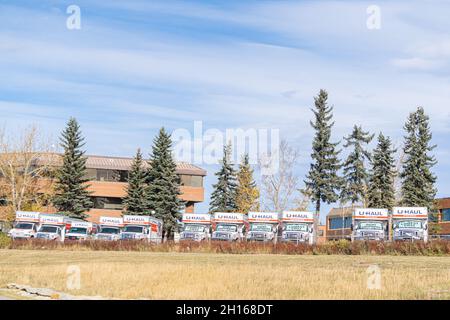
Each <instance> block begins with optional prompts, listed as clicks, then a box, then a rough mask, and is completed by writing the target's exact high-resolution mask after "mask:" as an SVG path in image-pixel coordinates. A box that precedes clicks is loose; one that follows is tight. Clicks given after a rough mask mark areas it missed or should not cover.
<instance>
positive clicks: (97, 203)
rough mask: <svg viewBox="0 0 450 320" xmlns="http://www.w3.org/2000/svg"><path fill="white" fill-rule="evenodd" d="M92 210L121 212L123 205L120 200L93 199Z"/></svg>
mask: <svg viewBox="0 0 450 320" xmlns="http://www.w3.org/2000/svg"><path fill="white" fill-rule="evenodd" d="M92 201H93V202H94V209H107V210H122V209H123V204H122V199H120V198H109V197H93V198H92Z"/></svg>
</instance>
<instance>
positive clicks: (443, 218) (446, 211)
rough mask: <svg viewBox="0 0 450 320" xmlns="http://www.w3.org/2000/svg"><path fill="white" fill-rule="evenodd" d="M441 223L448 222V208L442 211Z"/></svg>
mask: <svg viewBox="0 0 450 320" xmlns="http://www.w3.org/2000/svg"><path fill="white" fill-rule="evenodd" d="M442 221H450V208H447V209H442Z"/></svg>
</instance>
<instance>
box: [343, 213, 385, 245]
mask: <svg viewBox="0 0 450 320" xmlns="http://www.w3.org/2000/svg"><path fill="white" fill-rule="evenodd" d="M351 228H352V236H351V239H352V241H357V240H376V241H385V240H387V239H388V232H389V214H388V209H374V208H357V209H355V210H354V211H353V216H352V226H351Z"/></svg>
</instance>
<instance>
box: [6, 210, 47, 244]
mask: <svg viewBox="0 0 450 320" xmlns="http://www.w3.org/2000/svg"><path fill="white" fill-rule="evenodd" d="M39 216H40V213H39V212H29V211H17V212H16V218H15V220H14V224H13V228H12V229H11V230H9V232H8V236H10V237H11V238H12V239H31V238H35V237H36V233H37V230H38V228H39Z"/></svg>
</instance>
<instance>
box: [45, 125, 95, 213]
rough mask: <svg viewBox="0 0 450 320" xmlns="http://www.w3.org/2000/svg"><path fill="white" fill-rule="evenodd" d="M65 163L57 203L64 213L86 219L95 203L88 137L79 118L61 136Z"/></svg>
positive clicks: (58, 173) (58, 180)
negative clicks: (90, 186) (88, 176)
mask: <svg viewBox="0 0 450 320" xmlns="http://www.w3.org/2000/svg"><path fill="white" fill-rule="evenodd" d="M60 140H61V147H62V148H63V149H64V154H63V155H62V166H61V167H60V168H58V169H57V170H56V183H55V196H54V197H53V199H52V200H53V201H52V202H53V206H54V207H55V208H56V209H57V210H58V211H59V212H60V213H62V214H64V215H66V216H69V217H72V218H80V219H84V218H86V217H87V215H86V214H85V212H86V211H89V209H90V208H92V206H93V203H92V200H91V198H90V193H89V191H88V190H87V188H88V184H87V182H88V181H89V179H86V178H85V177H86V161H87V158H86V157H85V156H84V151H82V148H83V146H84V138H83V137H82V135H81V131H80V126H79V124H78V122H77V120H76V119H74V118H71V119H70V120H69V122H68V123H67V126H66V128H65V130H64V131H63V133H62V136H61V139H60Z"/></svg>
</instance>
